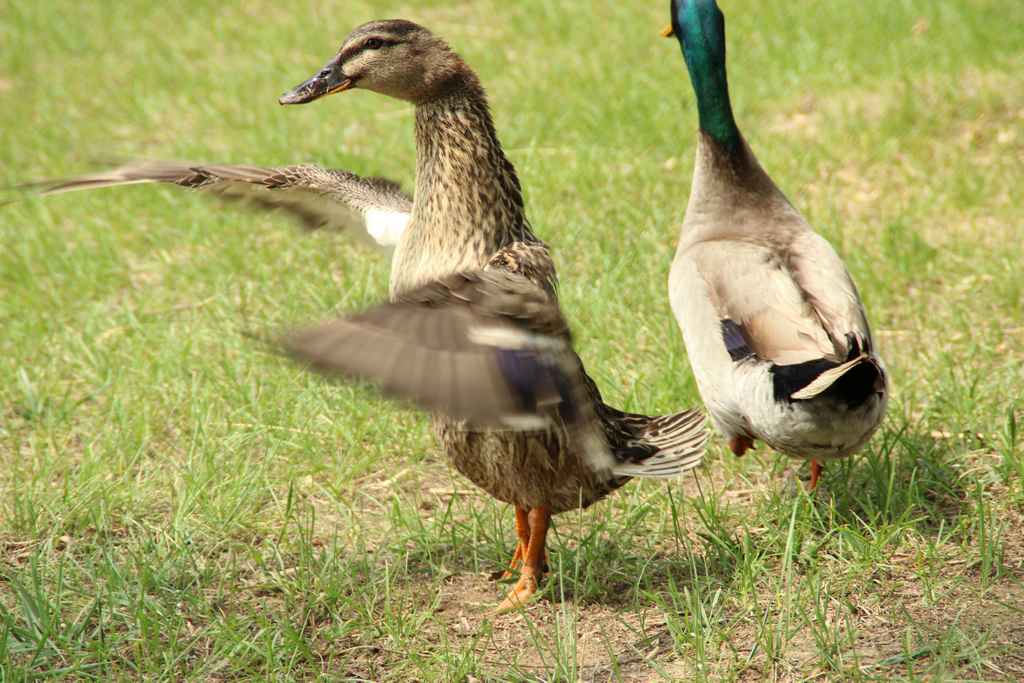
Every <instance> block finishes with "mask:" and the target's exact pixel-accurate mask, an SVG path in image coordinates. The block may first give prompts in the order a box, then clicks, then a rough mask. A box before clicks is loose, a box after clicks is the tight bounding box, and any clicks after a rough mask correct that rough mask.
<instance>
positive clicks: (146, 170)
mask: <svg viewBox="0 0 1024 683" xmlns="http://www.w3.org/2000/svg"><path fill="white" fill-rule="evenodd" d="M140 183H167V184H171V185H178V186H179V187H185V188H189V189H193V190H198V191H200V192H202V193H204V194H208V195H210V196H215V197H217V198H219V199H223V200H228V201H235V202H241V203H245V204H248V205H250V206H254V207H257V208H260V209H266V210H280V211H282V212H283V213H287V214H289V215H291V216H292V217H293V218H295V219H297V220H298V221H299V222H300V223H301V224H302V226H303V227H305V228H306V229H309V230H316V229H321V228H325V229H330V230H338V231H343V232H348V233H351V234H354V235H356V236H357V237H359V238H361V239H363V240H364V241H366V242H368V243H370V244H374V245H377V246H380V247H385V248H387V247H393V246H394V245H395V244H396V243H397V242H398V238H399V237H400V236H401V234H402V231H403V230H404V229H405V226H406V224H407V223H408V222H409V216H410V214H411V212H412V198H411V197H410V196H409V195H407V194H406V193H404V192H403V191H402V189H401V188H400V187H399V185H398V184H397V183H395V182H393V181H391V180H387V179H384V178H372V177H365V178H364V177H362V176H358V175H355V174H354V173H349V172H347V171H339V170H332V169H325V168H320V167H319V166H309V165H302V166H285V167H281V168H260V167H257V166H222V165H212V164H191V163H186V162H174V161H139V162H134V163H129V164H125V165H123V166H120V167H118V168H114V169H111V170H109V171H104V172H101V173H95V174H90V175H82V176H77V177H74V178H66V179H62V180H53V181H44V182H40V183H33V184H30V185H26V186H23V188H24V189H33V190H36V191H38V192H39V193H40V194H42V195H52V194H60V193H64V192H73V191H75V190H89V189H96V188H101V187H115V186H119V185H135V184H140Z"/></svg>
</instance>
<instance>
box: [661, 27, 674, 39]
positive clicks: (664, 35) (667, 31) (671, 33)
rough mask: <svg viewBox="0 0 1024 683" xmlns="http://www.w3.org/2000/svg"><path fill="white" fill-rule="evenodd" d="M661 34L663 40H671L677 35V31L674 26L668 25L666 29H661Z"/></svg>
mask: <svg viewBox="0 0 1024 683" xmlns="http://www.w3.org/2000/svg"><path fill="white" fill-rule="evenodd" d="M659 33H660V35H661V37H662V38H671V37H672V36H674V35H675V34H676V32H675V30H674V29H673V28H672V24H668V25H667V26H666V27H665V28H663V29H661V31H659Z"/></svg>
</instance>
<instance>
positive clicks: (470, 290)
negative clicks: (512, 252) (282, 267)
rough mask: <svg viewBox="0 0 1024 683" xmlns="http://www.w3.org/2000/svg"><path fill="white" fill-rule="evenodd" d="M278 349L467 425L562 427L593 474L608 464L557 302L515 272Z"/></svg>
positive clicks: (435, 292)
mask: <svg viewBox="0 0 1024 683" xmlns="http://www.w3.org/2000/svg"><path fill="white" fill-rule="evenodd" d="M284 346H285V347H286V348H287V349H288V350H289V351H290V352H291V353H292V354H293V355H294V356H295V357H297V358H298V359H300V360H303V361H306V362H308V363H310V364H311V365H312V366H313V367H314V368H315V369H317V370H319V371H321V372H324V373H326V374H329V375H335V376H340V377H343V378H347V379H361V380H367V381H370V382H372V383H374V384H375V385H376V386H377V387H378V388H379V389H380V390H381V391H382V392H383V393H385V394H386V395H389V396H392V397H396V398H401V399H405V400H408V401H411V402H412V403H414V404H416V405H418V406H419V407H421V408H423V409H425V410H428V411H431V412H434V413H441V414H444V415H447V416H448V417H450V418H454V419H457V420H466V421H467V422H469V423H470V424H472V425H474V426H475V427H483V428H491V429H528V430H537V429H547V428H550V427H553V426H557V425H565V427H566V428H567V429H568V430H569V431H570V433H571V434H572V435H573V438H575V439H578V440H579V442H580V443H581V444H582V445H583V450H584V452H585V453H587V455H588V457H589V458H590V460H591V465H592V466H593V467H594V469H596V470H601V469H608V468H610V466H611V465H612V460H611V455H610V453H609V451H608V448H607V445H606V442H605V440H604V438H603V435H602V433H601V432H600V430H599V426H598V424H597V419H596V417H595V415H594V409H593V404H592V401H590V400H589V395H588V393H587V386H586V379H585V375H584V374H583V369H582V367H581V365H580V363H579V361H578V359H577V358H576V355H575V353H574V352H573V351H572V345H571V338H570V334H569V329H568V326H567V325H566V322H565V320H564V318H563V317H562V314H561V312H560V311H559V309H558V305H557V302H556V301H555V299H554V298H553V297H552V296H551V295H550V294H549V293H548V292H546V291H545V290H544V289H543V288H542V287H540V286H538V285H536V284H534V283H532V282H531V281H530V280H528V279H527V278H525V277H523V276H522V275H520V274H517V273H511V272H507V271H501V270H487V271H474V272H469V273H462V274H458V275H452V276H449V277H446V278H444V279H442V280H439V281H437V282H434V283H431V284H429V285H426V286H424V287H421V288H419V289H417V290H414V291H413V292H411V293H409V294H407V295H405V296H403V297H402V298H401V299H399V300H398V301H395V302H393V303H387V304H383V305H379V306H376V307H374V308H371V309H369V310H367V311H364V312H362V313H358V314H355V315H350V316H347V317H344V318H341V319H338V320H332V321H329V322H325V323H322V324H319V325H314V326H312V327H309V328H306V329H303V330H299V331H297V332H294V333H292V334H290V335H289V336H287V337H286V338H285V339H284Z"/></svg>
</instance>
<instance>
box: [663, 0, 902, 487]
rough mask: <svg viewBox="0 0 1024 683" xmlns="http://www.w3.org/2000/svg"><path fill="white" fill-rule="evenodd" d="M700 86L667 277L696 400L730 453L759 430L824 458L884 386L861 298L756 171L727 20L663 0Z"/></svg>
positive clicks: (853, 442)
mask: <svg viewBox="0 0 1024 683" xmlns="http://www.w3.org/2000/svg"><path fill="white" fill-rule="evenodd" d="M665 35H675V36H676V37H677V38H678V40H679V44H680V45H681V47H682V51H683V57H684V59H685V61H686V66H687V69H688V70H689V72H690V80H691V81H692V82H693V89H694V92H695V93H696V95H697V110H698V113H699V118H700V131H699V133H698V140H697V159H696V163H695V168H694V174H693V187H692V189H691V191H690V201H689V205H688V206H687V208H686V217H685V219H684V221H683V227H682V231H681V233H680V237H679V246H678V249H677V251H676V257H675V260H674V262H673V264H672V270H671V273H670V276H669V296H670V298H671V302H672V310H673V312H674V313H675V316H676V319H677V321H678V322H679V326H680V328H681V329H682V332H683V339H684V341H685V343H686V349H687V352H688V355H689V357H690V363H691V365H692V366H693V372H694V375H695V377H696V379H697V385H698V388H699V390H700V394H701V397H702V398H703V399H704V403H705V404H706V406H707V409H708V412H709V413H710V414H711V417H712V419H713V421H714V423H715V425H716V426H717V427H718V429H719V430H720V431H721V432H722V433H723V434H724V435H725V437H726V438H727V439H728V442H729V447H730V448H731V449H732V451H733V452H734V453H735V454H736V455H742V454H743V453H744V451H746V450H747V449H748V448H750V447H751V446H752V445H753V441H754V439H761V440H763V441H764V442H766V443H767V444H768V445H769V446H771V447H772V448H774V449H776V450H778V451H780V452H782V453H786V454H787V455H791V456H795V457H801V458H808V459H810V460H811V463H812V465H811V488H814V486H816V485H817V482H818V477H819V474H820V471H821V462H822V461H825V460H829V459H834V458H841V457H844V456H847V455H850V454H851V453H853V452H854V451H856V450H857V449H858V448H860V447H861V446H862V445H863V444H864V443H865V442H866V441H867V440H868V438H869V437H870V436H871V435H872V433H874V431H875V429H877V428H878V425H879V423H880V422H881V420H882V416H883V414H884V413H885V405H886V401H887V396H888V391H887V386H886V374H885V370H884V369H883V367H882V361H881V359H880V358H879V357H878V355H877V354H876V353H875V348H874V343H873V342H872V339H871V330H870V329H869V327H868V322H867V318H866V316H865V313H864V307H863V306H862V305H861V302H860V298H859V296H858V294H857V288H856V287H855V286H854V284H853V280H851V279H850V274H849V273H848V272H847V270H846V267H845V266H844V265H843V262H842V260H840V258H839V256H838V255H837V254H836V252H835V250H834V249H833V248H832V246H831V245H830V244H829V243H828V242H827V241H826V240H825V239H824V238H823V237H821V236H820V235H818V234H817V233H815V232H814V231H813V230H812V229H811V227H810V226H809V225H808V224H807V222H806V221H804V219H803V218H802V217H801V216H800V214H799V213H798V212H797V210H796V209H795V208H793V206H792V205H791V204H790V203H789V201H788V200H787V199H786V197H785V196H784V195H783V194H782V192H781V191H780V190H779V188H777V187H776V186H775V183H773V182H772V179H771V178H769V177H768V174H767V173H766V172H765V171H764V170H763V169H762V168H761V165H760V164H759V163H758V161H757V159H756V158H755V157H754V153H753V152H752V151H751V149H750V147H749V146H748V145H747V143H746V141H745V140H744V139H743V136H742V135H741V134H740V131H739V129H738V128H737V127H736V122H735V120H734V119H733V114H732V107H731V105H730V103H729V91H728V87H727V83H726V73H725V19H724V17H723V16H722V13H721V11H720V10H719V9H718V6H717V5H716V4H715V1H714V0H673V1H672V26H671V29H668V30H666V32H665Z"/></svg>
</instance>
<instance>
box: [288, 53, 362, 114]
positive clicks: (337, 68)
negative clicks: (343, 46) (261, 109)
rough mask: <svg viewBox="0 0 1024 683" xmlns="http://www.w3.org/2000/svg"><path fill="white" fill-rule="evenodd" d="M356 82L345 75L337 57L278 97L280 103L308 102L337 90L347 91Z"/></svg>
mask: <svg viewBox="0 0 1024 683" xmlns="http://www.w3.org/2000/svg"><path fill="white" fill-rule="evenodd" d="M355 84H356V82H355V81H354V80H353V79H351V78H348V77H347V76H345V72H344V71H342V69H341V64H339V63H338V60H337V59H333V60H331V61H330V62H328V63H327V66H325V67H324V68H322V69H320V71H319V72H318V73H317V74H316V75H315V76H313V77H312V78H310V79H309V80H307V81H304V82H303V83H300V84H299V85H297V86H295V87H294V88H292V89H291V90H289V91H288V92H286V93H285V94H283V95H281V97H279V98H278V99H277V101H278V103H279V104H306V103H307V102H312V101H313V100H318V99H320V98H321V97H325V96H327V95H333V94H334V93H336V92H345V91H346V90H349V89H351V88H354V87H355Z"/></svg>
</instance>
